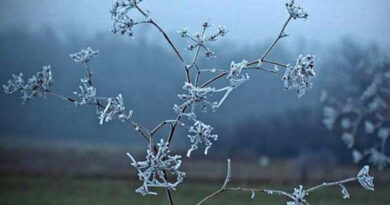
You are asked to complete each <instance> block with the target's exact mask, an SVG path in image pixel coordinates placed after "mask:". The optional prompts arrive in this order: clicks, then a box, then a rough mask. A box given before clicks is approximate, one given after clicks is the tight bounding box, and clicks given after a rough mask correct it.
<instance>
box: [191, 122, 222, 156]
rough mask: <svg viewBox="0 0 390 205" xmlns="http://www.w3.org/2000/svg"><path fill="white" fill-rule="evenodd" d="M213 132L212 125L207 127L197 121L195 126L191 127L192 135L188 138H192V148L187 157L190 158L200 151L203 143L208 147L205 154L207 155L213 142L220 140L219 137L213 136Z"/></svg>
mask: <svg viewBox="0 0 390 205" xmlns="http://www.w3.org/2000/svg"><path fill="white" fill-rule="evenodd" d="M212 131H213V127H211V126H210V125H206V124H204V123H203V122H201V121H195V123H194V125H193V126H191V127H190V129H189V130H188V132H189V133H190V135H188V137H189V138H190V141H191V143H192V145H191V148H190V149H189V150H188V151H187V157H190V155H191V152H192V151H194V150H196V149H198V145H199V144H200V143H202V142H204V143H205V146H206V148H205V150H204V154H205V155H207V151H208V149H209V148H210V147H211V145H212V144H213V143H212V142H211V140H214V141H216V140H217V139H218V135H215V134H211V132H212Z"/></svg>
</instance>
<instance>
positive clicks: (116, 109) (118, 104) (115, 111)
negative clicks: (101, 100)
mask: <svg viewBox="0 0 390 205" xmlns="http://www.w3.org/2000/svg"><path fill="white" fill-rule="evenodd" d="M125 111H126V108H125V106H124V103H123V98H122V94H119V95H118V96H117V97H115V98H107V105H106V107H105V108H104V110H99V111H98V115H99V120H100V124H103V122H108V121H111V120H113V119H121V118H122V117H123V116H125V115H124V113H125Z"/></svg>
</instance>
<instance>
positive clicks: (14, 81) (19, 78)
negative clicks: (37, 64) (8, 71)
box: [3, 73, 24, 94]
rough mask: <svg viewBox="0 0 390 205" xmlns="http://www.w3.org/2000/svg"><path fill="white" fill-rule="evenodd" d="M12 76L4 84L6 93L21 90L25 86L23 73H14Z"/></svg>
mask: <svg viewBox="0 0 390 205" xmlns="http://www.w3.org/2000/svg"><path fill="white" fill-rule="evenodd" d="M11 77H12V78H11V79H10V80H8V81H7V84H4V85H3V90H4V92H5V93H6V94H12V93H14V92H17V91H20V90H21V89H23V86H24V80H23V73H19V75H16V74H12V76H11Z"/></svg>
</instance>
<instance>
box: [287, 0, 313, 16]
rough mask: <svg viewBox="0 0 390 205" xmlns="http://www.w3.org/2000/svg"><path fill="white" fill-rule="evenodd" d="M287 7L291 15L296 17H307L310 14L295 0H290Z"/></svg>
mask: <svg viewBox="0 0 390 205" xmlns="http://www.w3.org/2000/svg"><path fill="white" fill-rule="evenodd" d="M286 8H287V11H288V13H289V14H290V16H291V17H292V18H294V19H297V18H304V19H306V18H307V17H308V16H309V15H308V14H307V13H306V11H304V10H303V8H302V7H300V6H297V5H296V4H295V1H294V0H290V2H287V3H286Z"/></svg>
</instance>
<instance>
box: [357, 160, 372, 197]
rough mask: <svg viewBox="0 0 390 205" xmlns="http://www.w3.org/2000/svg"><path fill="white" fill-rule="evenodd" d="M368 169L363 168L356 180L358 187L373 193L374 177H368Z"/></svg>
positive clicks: (366, 167) (367, 167)
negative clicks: (360, 186)
mask: <svg viewBox="0 0 390 205" xmlns="http://www.w3.org/2000/svg"><path fill="white" fill-rule="evenodd" d="M369 171H370V167H369V166H368V165H366V166H364V167H363V168H362V169H361V170H360V172H359V173H358V175H357V177H356V178H357V180H358V181H359V183H360V185H362V187H363V188H364V189H366V190H371V191H374V177H372V176H370V175H369V173H368V172H369Z"/></svg>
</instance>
